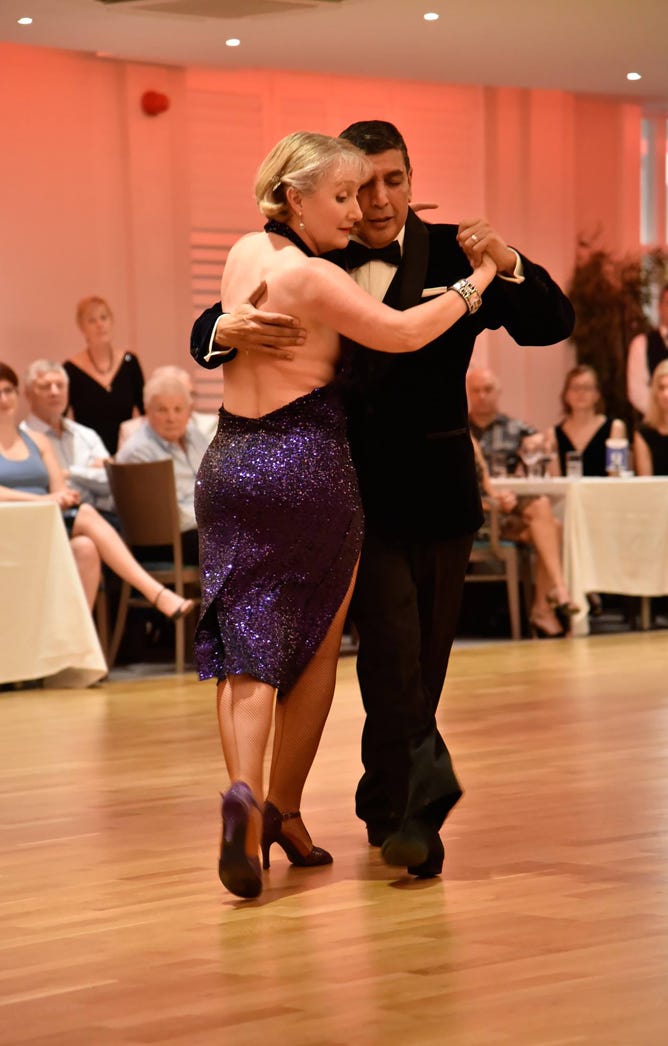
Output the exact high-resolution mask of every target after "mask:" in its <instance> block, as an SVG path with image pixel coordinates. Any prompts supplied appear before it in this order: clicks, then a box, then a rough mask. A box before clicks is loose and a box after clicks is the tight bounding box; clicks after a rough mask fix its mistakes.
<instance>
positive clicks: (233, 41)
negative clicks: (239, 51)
mask: <svg viewBox="0 0 668 1046" xmlns="http://www.w3.org/2000/svg"><path fill="white" fill-rule="evenodd" d="M240 43H241V40H237V38H236V36H232V37H230V39H229V40H226V41H225V46H226V47H238V46H239V44H240Z"/></svg>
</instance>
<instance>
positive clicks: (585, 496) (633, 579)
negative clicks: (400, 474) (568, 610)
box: [492, 476, 668, 635]
mask: <svg viewBox="0 0 668 1046" xmlns="http://www.w3.org/2000/svg"><path fill="white" fill-rule="evenodd" d="M492 485H493V487H494V489H496V490H499V489H508V490H512V491H514V493H516V494H517V495H518V496H519V495H522V494H526V495H538V494H547V495H548V496H550V497H551V498H553V499H554V500H555V501H556V503H557V504H558V503H559V501H562V499H563V508H564V512H563V517H564V574H565V576H566V583H567V585H568V589H569V592H570V594H571V598H572V600H573V602H574V603H575V604H576V605H577V606H578V607H579V608H580V609H579V612H578V614H576V616H575V617H574V619H573V632H574V634H575V635H586V634H587V633H588V631H589V624H588V617H587V598H586V594H587V592H611V593H618V594H621V595H627V596H641V597H644V602H645V606H646V607H647V601H648V597H650V596H662V595H666V594H668V476H629V477H624V478H623V479H616V478H612V477H609V478H604V477H595V478H594V477H583V478H582V479H568V478H560V479H547V478H546V479H538V480H529V479H519V478H518V479H515V478H509V479H506V478H503V479H495V480H493V482H492ZM646 618H647V614H645V619H646Z"/></svg>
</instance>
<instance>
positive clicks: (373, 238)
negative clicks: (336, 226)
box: [354, 149, 411, 247]
mask: <svg viewBox="0 0 668 1046" xmlns="http://www.w3.org/2000/svg"><path fill="white" fill-rule="evenodd" d="M369 160H371V163H372V164H373V169H374V173H373V177H372V178H370V179H369V181H368V182H365V183H364V185H362V186H361V188H360V190H359V192H358V193H357V202H358V203H359V205H360V207H361V208H362V217H361V219H360V221H358V223H357V225H356V226H355V229H354V231H355V233H357V235H358V236H359V237H360V239H361V240H364V242H365V243H366V244H367V245H368V246H369V247H386V246H387V244H388V243H392V241H393V240H396V238H397V235H398V233H400V232H401V230H402V229H403V227H404V225H405V224H406V217H407V215H408V204H409V203H410V199H411V172H410V171H407V170H406V164H405V162H404V158H403V155H402V153H401V151H400V150H399V149H387V150H386V151H385V152H384V153H376V155H375V156H371V155H370V156H369Z"/></svg>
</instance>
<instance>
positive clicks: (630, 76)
mask: <svg viewBox="0 0 668 1046" xmlns="http://www.w3.org/2000/svg"><path fill="white" fill-rule="evenodd" d="M626 79H627V80H642V73H627V74H626Z"/></svg>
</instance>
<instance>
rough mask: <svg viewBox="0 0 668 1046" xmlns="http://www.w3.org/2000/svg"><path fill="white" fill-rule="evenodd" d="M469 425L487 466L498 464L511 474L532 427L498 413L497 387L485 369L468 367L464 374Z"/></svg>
mask: <svg viewBox="0 0 668 1046" xmlns="http://www.w3.org/2000/svg"><path fill="white" fill-rule="evenodd" d="M466 395H467V399H468V409H469V426H470V429H471V432H472V434H473V436H474V437H475V439H476V440H477V441H478V444H479V445H480V449H481V451H482V453H483V456H484V458H485V461H486V462H487V467H488V469H490V470H493V469H494V467H495V466H496V465H497V464H498V463H499V461H502V462H503V464H504V465H505V469H506V471H507V472H509V473H512V472H514V471H515V467H516V465H517V462H518V460H519V456H520V454H519V452H520V446H521V444H522V441H523V440H524V439H525V437H527V436H532V435H534V434H535V433H536V429H535V428H534V426H533V425H527V424H526V422H524V421H520V420H519V419H518V418H510V417H509V416H508V415H507V414H502V413H501V411H500V410H499V397H500V395H501V385H500V383H499V379H498V378H497V376H496V374H494V373H493V371H491V370H489V368H488V367H471V369H470V370H469V372H468V373H467V375H466Z"/></svg>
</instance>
